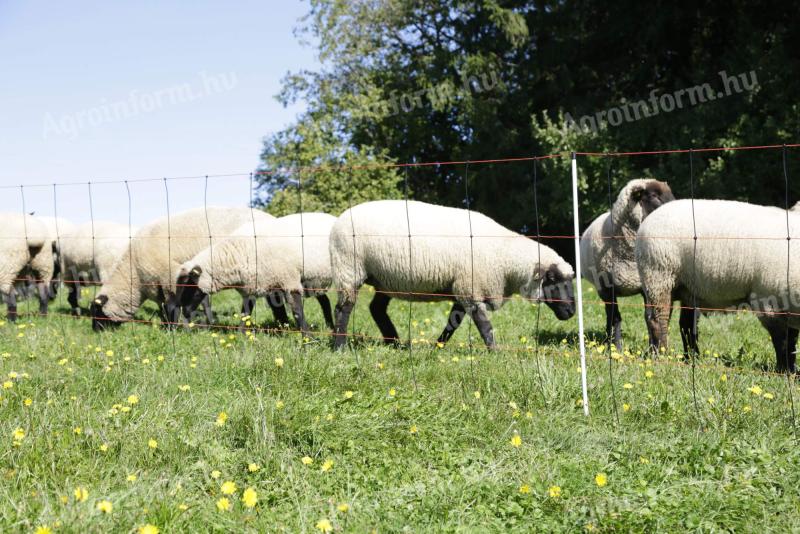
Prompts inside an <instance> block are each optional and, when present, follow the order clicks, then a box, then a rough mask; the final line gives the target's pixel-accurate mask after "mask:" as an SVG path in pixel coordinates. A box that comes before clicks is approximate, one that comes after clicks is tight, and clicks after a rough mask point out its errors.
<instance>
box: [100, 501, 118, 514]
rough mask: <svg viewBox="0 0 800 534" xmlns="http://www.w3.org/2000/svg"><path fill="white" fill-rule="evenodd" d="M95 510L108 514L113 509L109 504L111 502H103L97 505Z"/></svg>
mask: <svg viewBox="0 0 800 534" xmlns="http://www.w3.org/2000/svg"><path fill="white" fill-rule="evenodd" d="M97 509H98V510H100V511H101V512H103V513H104V514H110V513H111V510H113V509H114V505H113V504H111V501H106V500H103V501H99V502H98V503H97Z"/></svg>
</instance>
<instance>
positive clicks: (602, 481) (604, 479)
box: [594, 473, 608, 488]
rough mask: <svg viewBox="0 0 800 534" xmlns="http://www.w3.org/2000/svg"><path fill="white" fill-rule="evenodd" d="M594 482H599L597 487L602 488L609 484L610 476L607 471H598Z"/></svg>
mask: <svg viewBox="0 0 800 534" xmlns="http://www.w3.org/2000/svg"><path fill="white" fill-rule="evenodd" d="M594 483H595V484H597V487H599V488H602V487H603V486H605V485H606V484H608V477H607V476H606V474H605V473H597V474H596V475H595V476H594Z"/></svg>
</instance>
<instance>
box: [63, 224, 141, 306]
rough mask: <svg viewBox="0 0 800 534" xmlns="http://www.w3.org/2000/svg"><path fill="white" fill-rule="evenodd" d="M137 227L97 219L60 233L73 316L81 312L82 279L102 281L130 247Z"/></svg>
mask: <svg viewBox="0 0 800 534" xmlns="http://www.w3.org/2000/svg"><path fill="white" fill-rule="evenodd" d="M136 231H137V229H136V228H133V227H130V226H128V225H126V224H119V223H115V222H111V221H94V222H91V223H86V224H82V225H80V226H76V227H75V228H74V229H73V230H72V231H70V232H66V233H64V234H62V235H61V237H60V239H59V241H60V242H61V247H60V248H61V253H60V258H61V262H60V263H61V272H63V273H64V285H66V286H67V289H68V291H69V295H68V296H67V301H68V302H69V304H70V307H71V308H72V314H73V315H76V316H77V315H80V313H81V309H80V306H79V304H78V297H79V294H80V284H81V281H90V282H94V283H102V282H104V281H105V280H107V279H108V277H109V275H110V274H111V270H112V268H113V267H114V265H115V264H116V262H117V260H119V259H120V258H121V257H122V255H123V254H124V253H125V251H127V250H128V247H129V246H130V241H131V236H132V235H133V234H135V233H136Z"/></svg>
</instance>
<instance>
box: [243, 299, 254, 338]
mask: <svg viewBox="0 0 800 534" xmlns="http://www.w3.org/2000/svg"><path fill="white" fill-rule="evenodd" d="M255 307H256V298H255V297H254V296H252V295H245V296H243V297H242V314H241V320H240V321H239V332H244V331H245V330H247V327H246V326H245V320H244V318H245V317H250V314H251V313H253V309H254V308H255ZM250 324H252V321H251V323H250Z"/></svg>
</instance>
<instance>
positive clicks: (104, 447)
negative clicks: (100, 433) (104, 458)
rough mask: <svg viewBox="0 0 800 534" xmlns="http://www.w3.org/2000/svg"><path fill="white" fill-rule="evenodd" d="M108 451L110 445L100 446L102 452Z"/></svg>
mask: <svg viewBox="0 0 800 534" xmlns="http://www.w3.org/2000/svg"><path fill="white" fill-rule="evenodd" d="M106 451H108V443H103V444H102V445H100V452H106Z"/></svg>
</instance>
